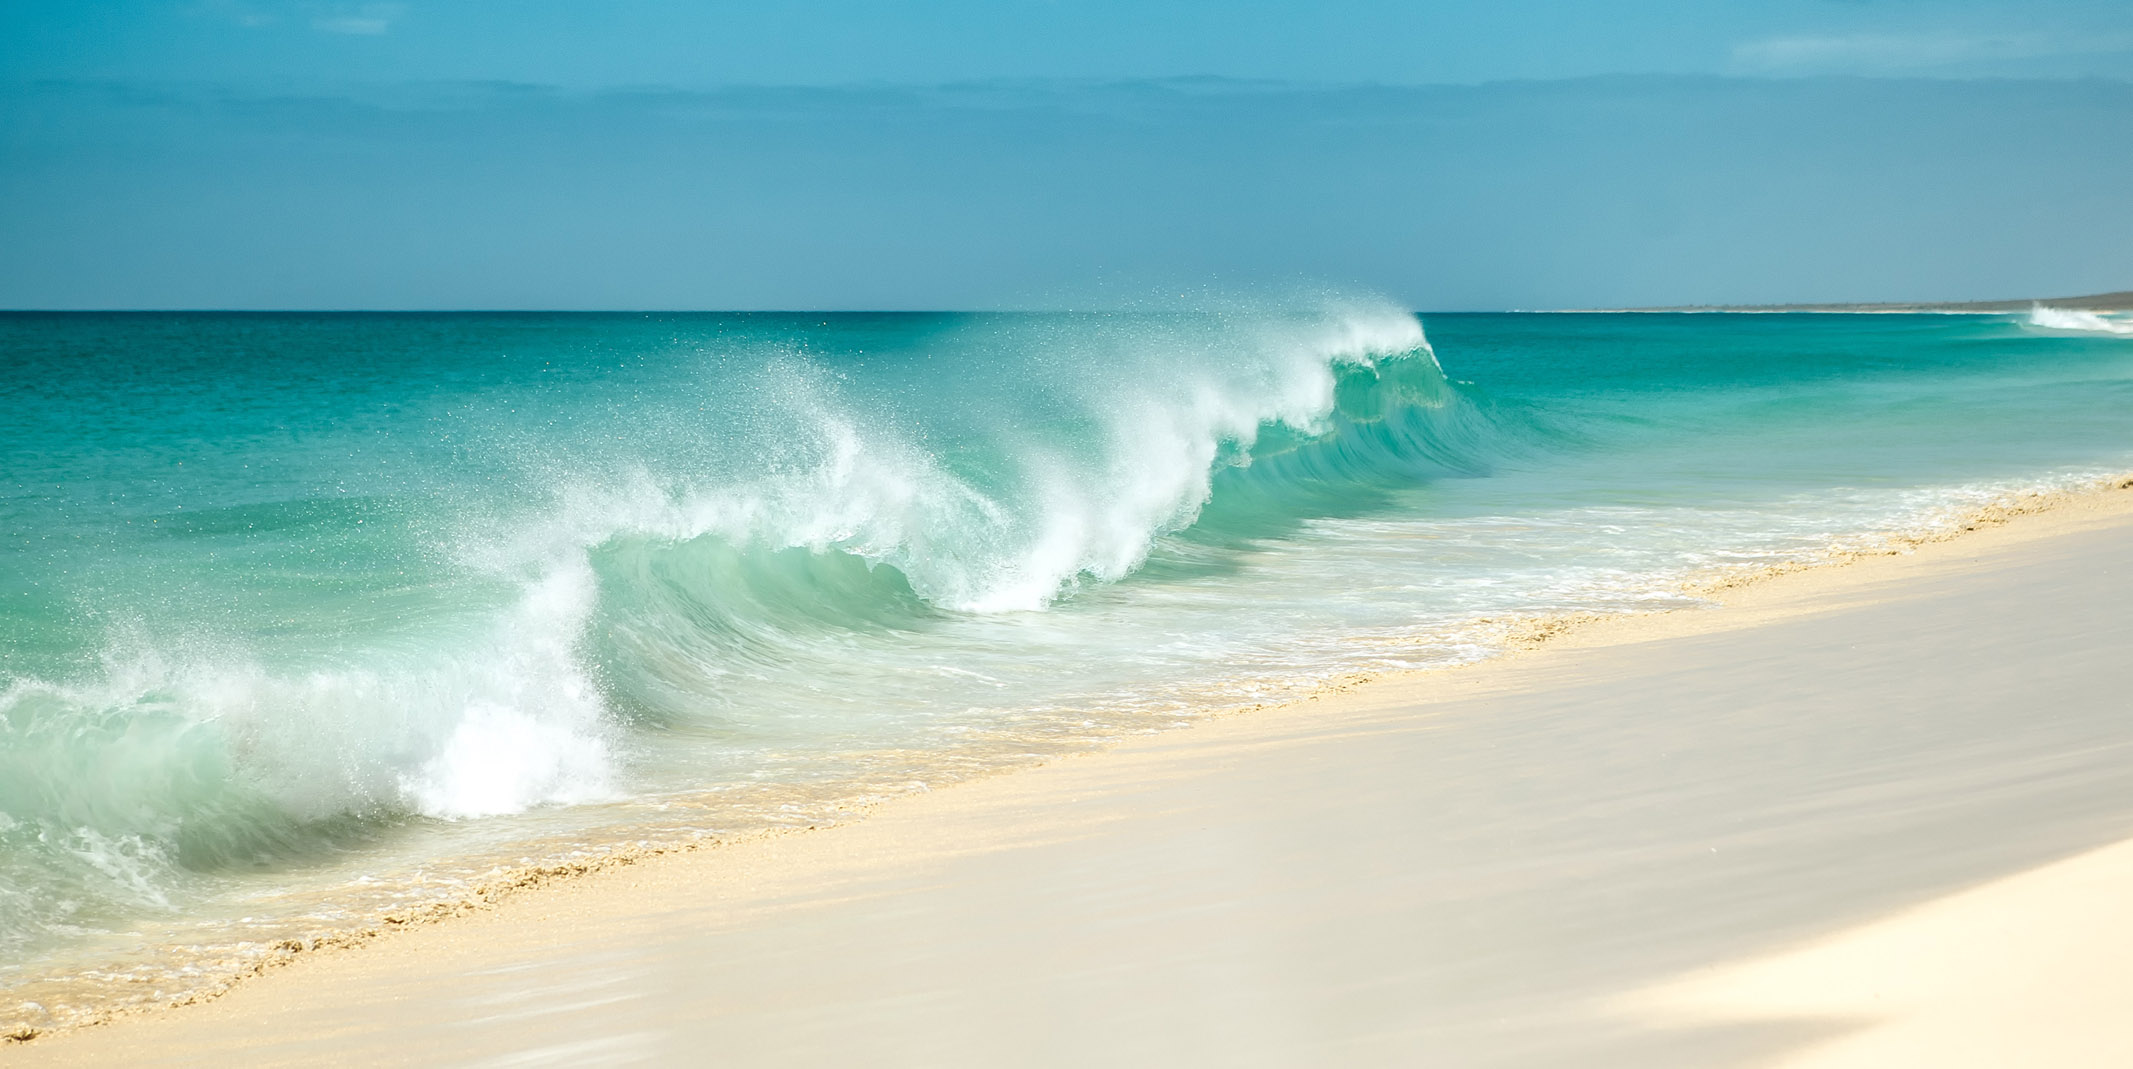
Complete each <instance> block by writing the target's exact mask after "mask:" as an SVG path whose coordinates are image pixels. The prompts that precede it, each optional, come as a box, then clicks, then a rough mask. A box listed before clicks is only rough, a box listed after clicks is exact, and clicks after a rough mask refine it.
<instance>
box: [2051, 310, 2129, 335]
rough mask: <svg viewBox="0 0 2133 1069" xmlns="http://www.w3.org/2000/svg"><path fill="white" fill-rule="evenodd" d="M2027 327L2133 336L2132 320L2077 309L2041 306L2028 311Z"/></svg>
mask: <svg viewBox="0 0 2133 1069" xmlns="http://www.w3.org/2000/svg"><path fill="white" fill-rule="evenodd" d="M2029 325H2030V326H2033V327H2041V328H2043V329H2045V330H2070V331H2079V332H2081V333H2084V334H2121V335H2133V320H2129V319H2125V318H2121V317H2118V316H2112V315H2105V314H2103V313H2099V312H2084V311H2081V310H2080V309H2077V308H2047V307H2045V306H2044V305H2041V304H2040V305H2037V306H2035V307H2033V308H2031V309H2030V310H2029Z"/></svg>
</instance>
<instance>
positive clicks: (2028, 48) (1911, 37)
mask: <svg viewBox="0 0 2133 1069" xmlns="http://www.w3.org/2000/svg"><path fill="white" fill-rule="evenodd" d="M2128 50H2133V39H2129V38H2128V37H2127V36H2125V35H2123V34H2106V35H2098V36H2087V37H2081V38H2075V37H2070V36H2066V35H2061V34H2048V33H2003V34H1971V35H1959V34H1901V33H1858V34H1844V35H1837V36H1797V37H1769V38H1764V39H1762V40H1759V41H1750V42H1747V43H1745V44H1740V45H1736V46H1734V48H1733V67H1734V69H1735V71H1736V72H1739V73H1753V74H1835V73H1845V74H1916V73H1924V72H1930V71H1935V70H1946V69H1949V68H1956V67H1963V66H1971V65H1977V64H1990V63H1995V62H2000V63H2004V62H2008V61H2021V60H2036V59H2044V58H2048V57H2051V56H2077V55H2082V56H2093V55H2102V54H2109V53H2114V52H2124V51H2128Z"/></svg>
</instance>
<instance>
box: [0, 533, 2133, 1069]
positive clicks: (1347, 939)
mask: <svg viewBox="0 0 2133 1069" xmlns="http://www.w3.org/2000/svg"><path fill="white" fill-rule="evenodd" d="M1727 601H1728V604H1727V605H1726V607H1724V608H1721V609H1718V610H1715V611H1703V612H1684V613H1673V614H1667V615H1663V616H1657V617H1648V618H1635V619H1628V620H1617V621H1609V622H1606V623H1603V624H1600V625H1596V626H1592V627H1585V628H1581V629H1579V630H1577V631H1575V632H1573V633H1571V634H1570V635H1568V636H1566V637H1564V638H1562V639H1559V640H1557V641H1552V642H1550V643H1548V644H1547V645H1546V647H1545V648H1543V649H1542V650H1540V651H1538V652H1534V653H1527V654H1520V655H1515V656H1511V657H1507V658H1504V659H1501V660H1499V661H1495V662H1491V663H1489V664H1486V665H1482V666H1478V667H1475V668H1471V669H1465V670H1459V671H1453V672H1443V673H1435V674H1428V675H1419V676H1413V677H1406V678H1401V679H1395V680H1387V681H1383V682H1379V683H1375V684H1371V685H1367V686H1363V687H1360V688H1357V689H1355V690H1353V691H1350V692H1348V693H1345V694H1341V695H1337V696H1332V697H1328V698H1325V699H1320V700H1315V701H1311V702H1306V703H1301V704H1298V705H1295V706H1290V707H1284V708H1281V709H1274V710H1267V711H1262V712H1258V713H1253V714H1249V715H1244V716H1238V717H1232V718H1227V719H1223V720H1218V721H1212V722H1209V723H1206V724H1203V725H1200V726H1198V727H1194V728H1190V729H1186V730H1180V731H1175V732H1170V733H1167V734H1162V735H1157V736H1151V737H1146V738H1140V739H1136V740H1133V741H1130V742H1128V743H1125V744H1122V745H1120V746H1117V747H1115V748H1113V749H1110V750H1107V751H1104V752H1102V753H1097V754H1092V755H1087V756H1083V757H1077V758H1070V759H1066V760H1061V761H1058V762H1055V763H1053V764H1051V765H1048V766H1045V767H1043V768H1039V769H1035V770H1031V771H1025V772H1017V773H1013V774H1008V775H1002V776H998V777H994V778H991V779H986V780H981V781H977V782H973V783H968V784H964V785H961V786H957V787H954V788H950V789H946V790H942V791H938V792H935V793H933V794H931V795H925V796H921V797H917V798H911V799H906V800H902V801H898V802H895V803H892V804H890V805H887V806H885V807H883V808H882V809H881V810H879V811H878V812H876V813H875V814H874V815H872V816H871V817H870V818H869V819H867V820H865V821H863V822H861V823H858V824H855V825H851V826H846V827H839V828H835V829H831V830H827V831H822V832H812V833H803V834H796V835H788V836H784V837H779V838H773V839H768V840H762V841H756V842H751V843H744V844H739V845H732V846H725V847H720V848H715V849H707V850H703V851H699V852H695V853H690V854H682V855H674V856H669V857H664V858H658V859H653V860H651V861H647V862H644V863H641V864H637V865H634V866H629V867H624V868H618V869H613V870H609V871H606V872H602V873H598V874H595V875H592V876H589V877H586V878H584V879H581V880H576V881H571V882H569V883H566V884H564V885H562V886H557V887H551V888H546V889H542V890H540V891H538V892H534V893H528V894H525V895H521V896H519V897H516V898H512V899H510V900H507V901H506V902H505V903H504V904H502V905H501V906H500V907H498V908H496V909H494V910H490V911H486V912H482V913H479V914H476V915H473V916H469V917H465V918H461V919H457V920H453V921H450V922H447V923H442V924H437V925H434V926H429V927H423V928H417V929H414V930H411V931H408V932H405V933H402V934H399V935H396V936H394V937H392V938H390V939H387V940H384V941H382V942H379V943H375V944H372V945H370V946H367V947H363V948H360V949H356V950H350V951H344V952H334V953H325V954H316V955H307V956H305V957H306V959H307V960H301V961H299V962H298V963H297V964H295V965H292V966H290V967H288V968H285V969H280V970H276V971H275V972H273V973H271V974H270V975H269V976H267V977H266V978H263V979H260V980H256V981H253V982H251V983H247V984H244V985H242V986H240V987H239V988H237V989H236V990H235V991H234V992H232V993H231V994H230V995H228V996H227V997H224V998H222V999H220V1000H217V1001H215V1002H212V1003H209V1004H205V1005H200V1006H191V1007H184V1008H181V1009H177V1010H170V1011H164V1012H160V1013H157V1014H153V1015H150V1016H147V1017H142V1018H136V1019H131V1020H125V1021H121V1022H118V1023H116V1024H112V1025H107V1026H103V1027H98V1028H92V1029H87V1030H84V1031H80V1032H75V1033H71V1034H62V1035H56V1036H51V1037H47V1038H44V1039H40V1040H37V1041H36V1042H33V1043H29V1044H22V1045H17V1046H13V1047H6V1048H0V1063H6V1064H9V1065H13V1064H46V1063H50V1064H110V1065H117V1064H127V1065H134V1064H203V1065H205V1064H215V1065H221V1064H248V1065H257V1064H276V1063H287V1062H298V1063H373V1062H375V1063H388V1064H393V1063H413V1064H433V1063H451V1064H487V1065H541V1064H573V1065H577V1064H600V1063H616V1062H631V1061H638V1060H642V1061H650V1062H661V1063H688V1064H695V1063H724V1064H757V1063H769V1064H779V1065H792V1064H838V1065H846V1064H867V1065H882V1064H890V1065H907V1064H908V1065H916V1064H925V1065H939V1064H950V1065H1000V1064H1016V1065H1026V1064H1060V1065H1088V1064H1106V1065H1111V1064H1163V1065H1173V1064H1226V1065H1240V1064H1241V1065H1258V1064H1269V1065H1297V1064H1312V1065H1317V1064H1398V1065H1416V1064H1430V1065H1565V1064H1574V1065H1581V1066H1585V1065H1633V1066H1658V1065H1695V1066H1708V1065H1730V1064H1765V1063H1778V1062H1792V1061H1798V1062H1800V1063H1801V1064H1873V1065H1891V1064H1895V1065H1911V1064H1930V1065H1948V1064H1958V1063H1961V1062H1963V1061H1965V1060H1969V1061H1971V1062H1976V1063H1979V1064H1997V1065H2005V1064H2051V1065H2078V1064H2097V1065H2123V1064H2129V1063H2133V1053H2129V1052H2133V1046H2129V1045H2128V1044H2129V1042H2133V1040H2129V1036H2133V1027H2129V1026H2128V1024H2127V1023H2126V1022H2125V1020H2123V1019H2122V1018H2124V1017H2125V1016H2127V1015H2124V1014H2121V1013H2114V1011H2116V1010H2118V1009H2120V1008H2122V1007H2123V1006H2125V1005H2129V1004H2133V954H2129V953H2128V951H2133V910H2127V909H2125V908H2123V903H2125V902H2126V901H2127V900H2128V898H2129V896H2133V845H2113V844H2118V843H2120V841H2121V840H2125V839H2127V838H2128V837H2133V697H2129V696H2133V656H2128V650H2127V645H2128V643H2127V640H2128V638H2129V637H2133V629H2129V628H2128V626H2127V621H2128V614H2129V607H2133V494H2129V493H2123V492H2120V493H2108V494H2101V495H2096V496H2094V497H2091V498H2085V499H2080V500H2078V501H2076V502H2075V503H2073V504H2071V505H2069V506H2067V507H2063V508H2059V509H2055V510H2053V511H2051V512H2048V513H2044V514H2041V515H2033V516H2025V517H2019V518H2017V519H2016V520H2015V521H2014V522H2012V523H2009V524H2007V525H2006V526H2002V527H1995V528H1991V529H1988V530H1984V531H1980V532H1977V533H1974V534H1971V535H1967V536H1965V537H1963V538H1961V539H1958V540H1955V541H1951V542H1942V543H1936V544H1931V545H1927V546H1924V547H1921V548H1920V549H1919V550H1918V551H1917V552H1915V553H1913V554H1909V555H1906V556H1902V557H1886V558H1872V559H1868V560H1865V561H1862V562H1859V563H1856V564H1852V565H1849V566H1846V567H1842V568H1830V569H1821V570H1815V571H1808V572H1800V573H1795V574H1792V575H1787V576H1782V577H1779V578H1778V579H1776V580H1774V581H1771V582H1768V583H1763V584H1759V585H1756V586H1752V587H1749V588H1746V589H1743V590H1737V591H1732V592H1729V593H1728V594H1727Z"/></svg>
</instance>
